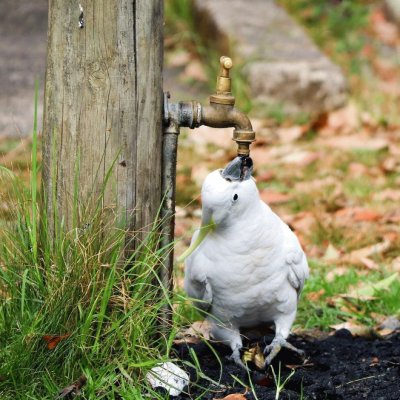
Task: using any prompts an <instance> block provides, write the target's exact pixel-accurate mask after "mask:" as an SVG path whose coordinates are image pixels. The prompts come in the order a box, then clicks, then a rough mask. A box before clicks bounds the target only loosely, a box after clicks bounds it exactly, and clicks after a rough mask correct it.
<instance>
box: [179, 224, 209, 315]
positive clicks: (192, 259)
mask: <svg viewBox="0 0 400 400" xmlns="http://www.w3.org/2000/svg"><path fill="white" fill-rule="evenodd" d="M199 235H201V232H200V230H197V231H196V232H195V233H194V235H193V238H192V244H191V247H192V245H193V243H196V242H197V239H198V236H199ZM203 258H205V257H204V256H203V255H202V254H198V253H197V254H193V255H189V256H188V257H187V258H186V263H185V264H186V266H185V280H184V288H185V291H186V293H187V294H188V295H189V297H191V298H192V299H196V300H198V301H196V304H195V305H196V307H198V308H199V309H201V310H203V311H208V310H209V308H210V307H211V303H212V289H211V285H210V283H209V281H208V278H207V275H206V273H205V268H204V265H205V264H206V263H207V261H208V260H206V259H204V260H203Z"/></svg>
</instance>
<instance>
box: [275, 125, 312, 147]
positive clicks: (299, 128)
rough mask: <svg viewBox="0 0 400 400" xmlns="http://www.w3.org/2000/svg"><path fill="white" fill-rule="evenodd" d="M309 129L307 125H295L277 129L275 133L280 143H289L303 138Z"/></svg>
mask: <svg viewBox="0 0 400 400" xmlns="http://www.w3.org/2000/svg"><path fill="white" fill-rule="evenodd" d="M309 128H310V127H309V125H296V126H291V127H289V128H279V129H277V131H276V133H277V135H278V137H279V140H280V141H281V142H282V143H291V142H295V141H296V140H298V139H300V138H301V137H302V136H304V135H305V134H306V133H307V131H308V130H309Z"/></svg>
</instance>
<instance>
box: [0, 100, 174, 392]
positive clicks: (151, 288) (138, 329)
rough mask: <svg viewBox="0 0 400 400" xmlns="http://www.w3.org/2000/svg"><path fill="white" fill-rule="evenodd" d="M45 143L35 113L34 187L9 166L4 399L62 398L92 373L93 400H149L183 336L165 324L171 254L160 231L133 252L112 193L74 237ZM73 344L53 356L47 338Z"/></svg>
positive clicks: (1, 287) (1, 268) (1, 308)
mask: <svg viewBox="0 0 400 400" xmlns="http://www.w3.org/2000/svg"><path fill="white" fill-rule="evenodd" d="M35 104H37V103H36V101H35ZM35 109H37V108H36V107H35ZM37 144H38V142H37V113H36V111H35V118H34V133H33V146H32V167H31V176H30V183H29V185H28V186H26V185H25V184H24V183H22V182H21V181H20V180H19V179H18V178H17V177H16V175H14V173H13V172H11V171H10V170H7V169H6V168H4V167H0V181H1V184H2V185H4V184H7V185H9V187H10V188H11V191H12V192H11V193H9V194H8V201H9V202H10V208H11V209H12V217H11V218H10V219H9V221H8V222H7V223H6V225H5V227H4V229H3V230H2V231H1V232H0V299H1V301H0V398H1V399H4V400H8V399H10V400H11V399H13V400H14V399H38V400H39V399H54V398H55V395H56V394H57V392H58V390H59V389H60V388H63V387H65V386H67V385H69V384H71V383H72V382H73V381H75V380H76V379H77V378H78V377H79V376H80V375H82V374H84V375H86V377H87V378H88V383H87V385H86V386H85V388H84V398H86V399H101V398H104V399H113V398H135V399H139V398H143V396H144V393H146V391H148V390H149V389H148V388H147V387H146V380H145V379H144V375H145V373H146V371H147V370H148V369H149V368H151V367H152V366H154V365H155V364H156V363H158V362H160V361H163V360H165V359H167V358H168V354H169V350H170V347H171V340H172V337H173V336H174V333H175V330H174V326H175V325H174V326H170V327H169V328H170V329H167V330H166V329H165V326H163V325H162V324H161V323H160V318H161V316H162V313H161V311H162V309H164V308H165V306H166V305H167V304H170V305H171V302H172V299H171V297H170V295H169V294H168V292H167V291H166V290H164V289H162V287H161V285H160V282H159V280H158V273H157V271H158V269H159V268H160V265H161V263H162V260H163V258H164V256H165V254H166V252H168V251H169V249H165V248H164V249H161V248H160V245H159V241H160V238H159V231H160V230H159V226H158V225H157V224H154V226H153V228H152V229H151V232H150V233H149V234H148V236H147V237H146V239H144V240H143V241H142V242H141V243H140V245H138V246H137V248H136V250H135V251H134V252H133V254H132V252H128V251H127V249H128V248H129V245H130V240H131V239H132V237H134V234H133V233H132V232H128V231H126V230H125V229H123V228H120V227H118V226H117V223H116V217H115V215H116V210H114V209H113V208H102V207H101V205H102V204H103V194H101V195H100V196H99V197H98V198H97V199H91V200H92V201H89V203H90V202H92V204H94V206H93V208H92V209H90V210H87V209H86V210H83V209H81V208H79V209H76V210H74V212H75V214H76V215H77V216H78V218H76V225H75V226H73V227H72V228H71V229H68V230H67V229H66V228H65V226H64V223H63V220H62V219H61V220H60V219H58V213H57V212H55V213H54V215H52V216H50V215H47V213H46V207H45V206H43V205H45V199H43V198H41V197H40V192H39V190H38V186H37V185H38V182H39V171H40V166H39V164H38V159H37V152H38V149H37ZM106 185H107V182H105V183H104V187H105V186H106ZM76 207H78V206H77V205H76ZM50 217H51V218H53V219H54V221H55V223H54V224H50ZM80 221H90V223H85V224H83V223H82V222H80ZM53 226H54V230H53V228H52V227H53ZM175 301H182V300H180V298H177V299H176V300H175ZM176 318H178V317H176ZM63 335H64V336H65V338H64V339H63V340H60V342H59V344H58V345H57V346H55V348H53V349H50V348H48V346H47V343H46V340H45V336H53V337H55V338H57V337H61V336H63ZM154 396H155V397H157V395H154Z"/></svg>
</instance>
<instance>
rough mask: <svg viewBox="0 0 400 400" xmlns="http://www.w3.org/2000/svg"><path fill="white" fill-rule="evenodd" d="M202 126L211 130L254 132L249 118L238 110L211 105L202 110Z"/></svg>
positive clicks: (222, 105)
mask: <svg viewBox="0 0 400 400" xmlns="http://www.w3.org/2000/svg"><path fill="white" fill-rule="evenodd" d="M201 125H207V126H209V127H211V128H229V127H234V128H235V129H236V130H245V131H253V127H252V125H251V122H250V119H249V117H248V116H247V115H246V114H244V113H243V112H241V111H239V110H238V109H237V108H235V107H232V106H229V105H225V104H216V103H211V105H209V106H205V107H204V106H202V108H201Z"/></svg>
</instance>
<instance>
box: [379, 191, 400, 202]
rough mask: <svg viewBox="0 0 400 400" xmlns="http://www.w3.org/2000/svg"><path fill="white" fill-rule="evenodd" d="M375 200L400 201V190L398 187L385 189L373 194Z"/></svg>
mask: <svg viewBox="0 0 400 400" xmlns="http://www.w3.org/2000/svg"><path fill="white" fill-rule="evenodd" d="M373 199H374V200H375V201H393V202H398V201H400V190H396V189H385V190H382V191H381V192H378V193H375V194H374V196H373Z"/></svg>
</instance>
